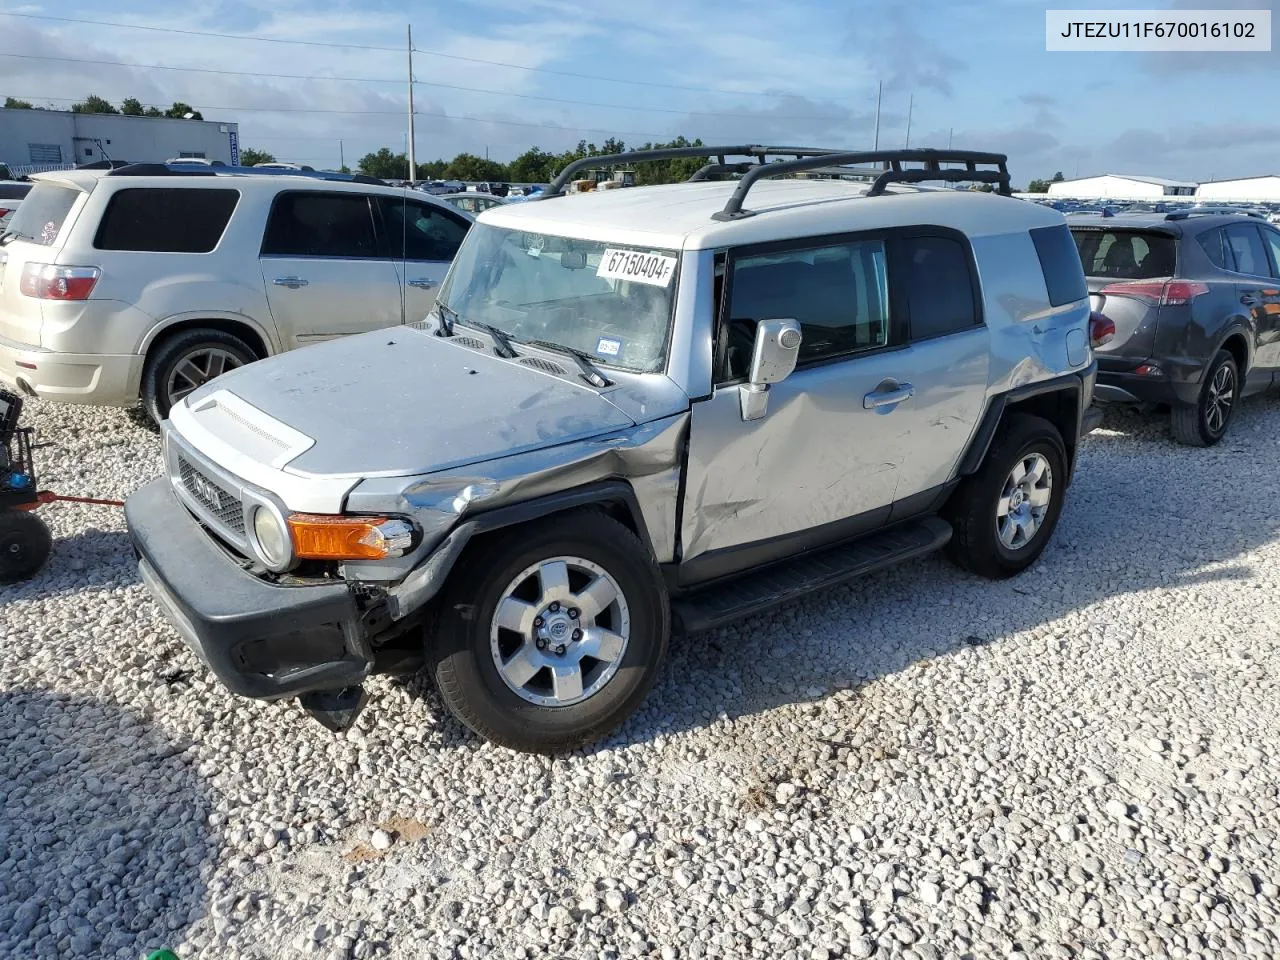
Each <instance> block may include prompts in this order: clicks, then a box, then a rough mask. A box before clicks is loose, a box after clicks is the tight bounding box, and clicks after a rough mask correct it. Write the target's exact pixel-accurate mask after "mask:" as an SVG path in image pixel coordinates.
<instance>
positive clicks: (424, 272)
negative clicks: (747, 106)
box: [379, 197, 471, 323]
mask: <svg viewBox="0 0 1280 960" xmlns="http://www.w3.org/2000/svg"><path fill="white" fill-rule="evenodd" d="M379 203H380V204H381V207H382V224H383V231H384V233H385V235H386V237H387V243H388V244H389V246H390V250H391V254H392V259H393V260H394V261H395V264H396V271H397V272H398V274H399V277H400V284H401V288H402V291H403V296H404V321H403V322H405V323H414V322H416V321H419V320H422V319H424V318H425V317H426V316H427V314H429V313H430V312H431V308H432V307H434V306H435V302H436V293H437V292H438V291H439V289H440V284H441V283H442V282H443V281H444V276H445V274H446V273H448V272H449V265H450V264H451V263H452V262H453V258H454V256H456V255H457V253H458V248H459V247H460V246H462V240H463V238H464V237H465V236H466V235H467V231H468V230H470V229H471V221H470V220H468V219H467V218H466V217H465V216H464V215H462V214H461V213H456V212H455V211H453V210H450V209H446V208H445V206H444V204H441V203H429V202H426V201H422V200H414V199H411V198H409V197H382V198H380V201H379Z"/></svg>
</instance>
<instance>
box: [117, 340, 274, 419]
mask: <svg viewBox="0 0 1280 960" xmlns="http://www.w3.org/2000/svg"><path fill="white" fill-rule="evenodd" d="M210 349H217V350H220V351H224V352H225V353H227V354H229V355H231V356H232V357H233V358H234V359H235V361H236V366H244V365H245V364H246V363H253V361H254V360H257V359H258V356H257V354H255V353H254V351H253V348H252V347H250V346H249V344H247V343H245V342H244V341H243V340H241V339H240V338H239V337H237V336H235V335H234V334H230V333H227V332H226V331H225V330H214V329H211V328H209V327H196V328H195V329H192V330H183V331H182V332H180V333H176V334H174V335H173V336H172V337H170V338H169V339H167V340H163V341H161V342H160V343H159V344H158V345H156V346H155V347H153V348H152V351H151V355H150V356H149V357H148V358H147V365H146V366H145V367H144V368H143V371H142V389H141V394H142V407H143V409H144V410H145V411H146V413H147V416H149V417H150V418H151V419H152V420H154V421H155V422H156V423H159V422H160V421H161V420H163V419H165V418H166V417H167V416H169V409H170V408H171V407H172V406H173V403H174V400H173V397H172V396H170V391H169V382H170V379H171V378H172V377H173V375H174V371H175V370H177V369H178V368H179V367H180V366H181V365H182V364H183V363H184V362H186V360H187V359H188V358H190V357H192V356H193V355H196V354H199V353H200V352H201V351H205V350H210ZM228 369H230V368H228ZM210 379H212V378H210Z"/></svg>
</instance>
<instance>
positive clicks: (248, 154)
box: [240, 147, 276, 167]
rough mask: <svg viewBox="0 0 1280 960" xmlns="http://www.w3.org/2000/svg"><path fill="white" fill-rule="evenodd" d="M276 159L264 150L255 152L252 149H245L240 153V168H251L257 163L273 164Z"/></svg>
mask: <svg viewBox="0 0 1280 960" xmlns="http://www.w3.org/2000/svg"><path fill="white" fill-rule="evenodd" d="M275 162H276V158H275V157H273V156H272V155H271V154H269V153H267V151H265V150H255V149H254V148H253V147H245V148H244V149H243V150H241V151H240V166H242V167H253V166H256V165H258V164H259V163H275Z"/></svg>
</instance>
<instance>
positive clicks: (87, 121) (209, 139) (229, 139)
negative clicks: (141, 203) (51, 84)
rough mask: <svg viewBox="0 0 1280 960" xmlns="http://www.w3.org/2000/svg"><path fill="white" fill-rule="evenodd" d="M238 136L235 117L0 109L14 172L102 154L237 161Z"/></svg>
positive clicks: (137, 159) (2, 144)
mask: <svg viewBox="0 0 1280 960" xmlns="http://www.w3.org/2000/svg"><path fill="white" fill-rule="evenodd" d="M239 140H240V133H239V127H238V126H237V125H236V124H234V123H218V122H210V121H205V120H174V119H170V118H168V117H128V116H124V115H123V114H118V113H71V112H70V111H65V110H5V109H0V163H3V164H5V165H6V166H7V167H8V168H9V169H10V171H11V172H12V173H13V174H14V175H15V176H20V175H22V174H23V173H34V172H37V171H39V170H56V169H60V168H66V167H73V166H79V165H81V164H85V163H94V162H96V161H99V160H128V161H129V162H131V163H163V162H164V161H165V160H170V159H173V158H176V157H202V158H204V159H207V160H220V161H222V162H223V163H227V164H235V163H238V162H239V159H240V145H239Z"/></svg>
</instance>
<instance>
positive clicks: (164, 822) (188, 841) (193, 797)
mask: <svg viewBox="0 0 1280 960" xmlns="http://www.w3.org/2000/svg"><path fill="white" fill-rule="evenodd" d="M0 718H3V726H0V957H12V958H15V960H17V958H27V957H30V958H36V957H92V958H95V960H96V958H118V960H138V958H139V957H141V956H143V955H144V953H145V952H147V951H149V950H152V949H156V948H159V947H164V946H168V945H171V944H176V943H178V942H179V941H181V940H182V939H183V937H184V935H185V931H186V930H187V928H188V927H189V926H190V925H191V924H192V923H194V922H195V921H196V920H197V919H198V918H199V917H200V916H202V915H203V913H204V912H205V908H204V903H205V895H206V886H205V874H206V872H207V870H208V868H209V866H210V865H211V864H212V863H213V862H214V860H215V856H216V852H217V851H216V849H215V846H214V841H213V840H212V839H211V836H210V831H209V829H208V828H207V826H206V822H205V818H206V817H207V816H208V814H209V812H210V810H211V808H212V803H211V799H210V797H209V796H208V793H207V790H206V788H205V787H204V786H203V785H202V783H201V782H200V780H199V779H198V778H197V777H196V775H195V774H194V773H193V772H192V771H191V770H190V769H189V768H188V766H187V765H186V762H185V761H184V758H183V752H184V750H185V749H186V747H185V746H184V745H182V744H174V743H171V742H169V741H167V740H166V739H165V738H164V737H162V736H161V735H160V734H158V733H157V732H156V731H155V730H154V729H152V728H151V727H149V726H148V725H147V723H146V722H145V721H144V720H141V719H140V718H138V717H137V716H135V715H134V714H132V713H130V712H127V711H123V710H120V709H119V708H117V707H115V706H113V705H110V704H106V703H102V702H99V701H95V700H87V699H83V698H77V697H71V696H62V695H59V694H51V693H46V692H36V691H29V690H16V691H7V692H3V693H0Z"/></svg>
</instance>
